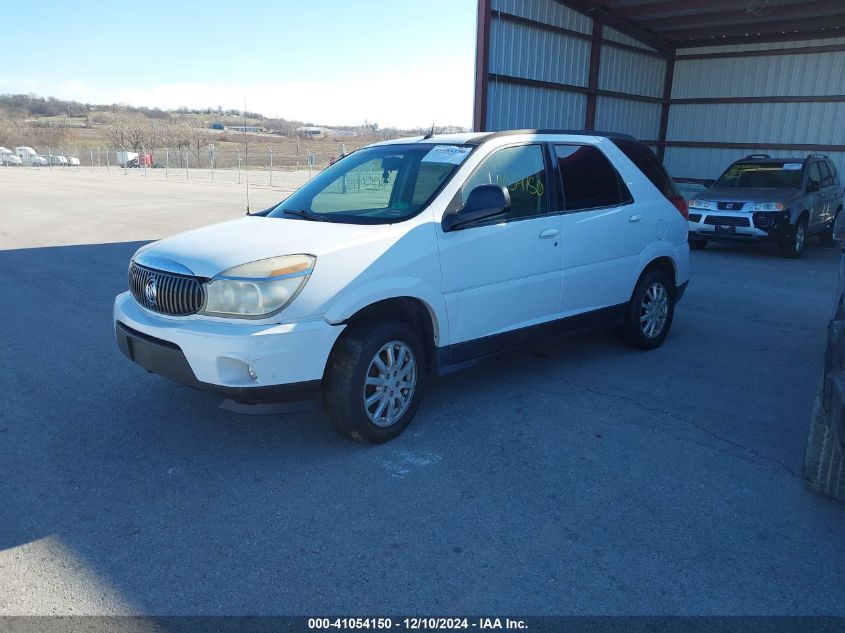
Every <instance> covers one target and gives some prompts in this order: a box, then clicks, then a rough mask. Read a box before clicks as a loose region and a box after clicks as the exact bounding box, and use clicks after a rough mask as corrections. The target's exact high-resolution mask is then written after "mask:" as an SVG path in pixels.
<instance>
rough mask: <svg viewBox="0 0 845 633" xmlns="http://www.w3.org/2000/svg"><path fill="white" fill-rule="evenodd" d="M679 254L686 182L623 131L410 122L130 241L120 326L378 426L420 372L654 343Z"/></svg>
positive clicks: (407, 417) (228, 392) (203, 377)
mask: <svg viewBox="0 0 845 633" xmlns="http://www.w3.org/2000/svg"><path fill="white" fill-rule="evenodd" d="M688 271H689V248H688V245H687V207H686V201H685V200H684V199H683V198H682V197H681V195H680V194H679V193H678V191H677V189H676V188H675V185H674V183H673V182H672V179H671V178H670V177H669V175H668V174H667V173H666V170H665V169H664V168H663V165H662V164H661V163H660V161H659V159H658V158H657V157H656V156H655V155H654V153H653V152H652V151H651V150H650V149H649V148H648V147H647V146H646V145H644V144H642V143H640V142H639V141H636V140H635V139H633V138H632V137H628V136H623V135H608V134H601V133H597V132H592V131H590V132H572V133H564V132H552V131H550V132H543V131H538V130H521V131H512V132H497V133H470V134H445V135H437V136H432V137H423V138H419V137H418V138H413V139H400V140H397V141H386V142H383V143H376V144H374V145H370V146H368V147H365V148H362V149H359V150H358V151H356V152H353V153H352V154H349V155H348V156H346V157H344V158H342V159H340V160H338V161H337V162H336V163H334V164H333V165H332V166H330V167H328V168H327V169H326V170H324V171H323V172H321V173H320V174H319V175H317V176H316V177H314V178H313V179H312V180H311V181H309V182H308V183H307V184H305V185H303V186H302V187H301V188H300V189H299V190H298V191H296V192H295V193H294V194H292V195H291V196H289V197H288V198H287V199H285V200H284V201H283V202H281V203H279V204H277V205H275V206H273V207H271V208H270V209H267V210H265V211H263V212H261V213H258V214H255V215H252V216H247V217H245V218H241V219H238V220H235V221H232V222H227V223H223V224H218V225H215V226H209V227H205V228H202V229H198V230H195V231H190V232H188V233H183V234H181V235H178V236H174V237H170V238H167V239H164V240H161V241H159V242H155V243H152V244H148V245H146V246H144V247H142V248H141V249H139V250H138V251H137V252H136V253H135V255H134V256H133V258H132V260H131V262H130V268H129V290H128V291H127V292H124V293H123V294H121V295H119V296H118V297H117V298H116V300H115V305H114V323H115V335H116V338H117V343H118V346H119V347H120V349H121V351H122V352H123V353H124V354H125V355H126V356H128V357H129V358H130V359H131V360H133V361H134V362H136V363H138V364H139V365H141V366H142V367H144V368H145V369H147V370H149V371H151V372H155V373H158V374H160V375H162V376H165V377H167V378H170V379H172V380H175V381H177V382H181V383H184V384H187V385H190V386H193V387H196V388H199V389H205V390H209V391H212V392H216V393H219V394H222V395H223V396H225V397H227V398H229V399H231V400H233V401H235V402H238V403H265V402H272V401H278V400H284V399H293V400H302V399H306V398H308V397H313V396H314V395H316V394H318V393H321V394H322V399H323V402H324V403H325V407H326V411H327V413H328V416H329V418H330V419H331V421H332V422H333V424H334V425H335V427H336V428H337V429H338V430H339V431H340V432H341V433H344V434H346V435H348V436H350V437H353V438H356V439H360V440H364V441H367V442H372V443H378V442H384V441H387V440H389V439H391V438H393V437H395V436H397V435H398V434H399V433H401V432H402V431H403V430H404V429H405V427H406V426H407V425H408V424H409V422H410V421H411V418H412V417H413V416H414V413H415V412H416V410H417V406H418V405H419V403H420V399H421V397H422V391H423V388H424V383H425V375H426V372H428V371H433V372H436V373H439V374H445V373H449V372H451V371H455V370H457V369H460V368H462V367H465V366H467V365H468V364H470V363H473V362H476V361H477V360H479V359H482V358H485V357H487V356H489V355H491V354H495V353H497V352H501V351H503V350H507V349H510V348H513V347H516V346H519V345H523V344H526V343H528V342H531V341H533V340H537V339H540V338H542V337H545V336H549V335H553V334H567V333H572V332H576V331H582V330H585V329H590V328H595V327H616V328H619V331H620V334H621V337H622V339H623V340H624V341H625V342H626V343H627V344H629V345H631V346H633V347H637V348H640V349H654V348H656V347H658V346H659V345H661V344H662V343H663V341H664V340H665V339H666V336H667V335H668V333H669V329H670V327H671V325H672V320H673V315H674V309H675V304H676V303H677V302H678V300H679V299H680V298H681V296H682V295H683V293H684V290H685V289H686V287H687V283H688V279H689V272H688ZM564 279H565V280H566V281H565V282H564ZM241 406H248V405H241Z"/></svg>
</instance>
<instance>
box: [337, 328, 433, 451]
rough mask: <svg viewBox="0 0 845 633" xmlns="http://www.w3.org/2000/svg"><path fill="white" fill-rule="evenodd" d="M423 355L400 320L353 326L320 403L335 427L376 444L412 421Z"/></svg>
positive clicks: (419, 392)
mask: <svg viewBox="0 0 845 633" xmlns="http://www.w3.org/2000/svg"><path fill="white" fill-rule="evenodd" d="M424 371H425V352H424V351H423V347H422V343H421V342H420V339H419V336H418V335H417V333H416V332H415V331H414V330H413V329H411V327H409V326H408V325H407V324H405V323H402V322H399V321H391V322H387V323H382V324H379V325H376V326H374V327H370V328H367V327H366V326H363V325H359V326H357V327H353V329H351V330H350V331H349V332H348V333H346V334H344V336H343V337H342V338H341V339H340V340H339V341H338V343H337V345H336V346H335V349H334V350H333V351H332V354H331V357H330V358H329V362H328V365H327V367H326V377H325V380H324V389H323V401H324V405H325V408H326V413H327V414H328V417H329V419H330V420H331V422H332V424H333V425H334V427H335V428H336V429H337V430H338V431H339V432H341V433H343V434H344V435H347V436H349V437H351V438H353V439H356V440H360V441H364V442H368V443H370V444H380V443H382V442H386V441H388V440H391V439H393V438H394V437H396V436H397V435H399V434H400V433H401V432H402V431H404V430H405V428H406V427H407V426H408V424H409V423H410V422H411V419H412V418H413V417H414V414H415V413H416V411H417V407H418V406H419V403H420V400H421V397H422V388H423V377H424Z"/></svg>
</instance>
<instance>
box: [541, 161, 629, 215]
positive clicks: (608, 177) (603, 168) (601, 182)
mask: <svg viewBox="0 0 845 633" xmlns="http://www.w3.org/2000/svg"><path fill="white" fill-rule="evenodd" d="M555 155H556V156H557V164H558V167H559V169H560V176H561V179H562V183H563V196H564V201H565V202H566V210H567V211H580V210H583V209H597V208H601V207H614V206H619V205H621V204H628V203H630V202H633V198H632V197H631V192H630V191H628V187H627V186H625V183H624V182H622V178H621V177H620V176H619V172H617V171H616V168H615V167H614V166H613V165H612V164H611V163H610V161H609V160H608V159H607V157H606V156H605V155H604V154H602V153H601V151H600V150H599V149H598V148H595V147H592V146H590V145H555Z"/></svg>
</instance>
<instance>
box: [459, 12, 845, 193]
mask: <svg viewBox="0 0 845 633" xmlns="http://www.w3.org/2000/svg"><path fill="white" fill-rule="evenodd" d="M478 12H479V13H478V31H477V51H476V82H475V111H474V127H475V129H477V130H499V129H508V128H585V129H602V130H612V131H618V132H626V133H629V134H633V135H634V136H636V137H638V138H640V139H643V140H645V141H647V142H648V143H649V144H650V145H652V146H653V147H654V148H655V150H656V151H657V152H658V154H659V155H661V156H662V157H663V159H664V161H665V163H666V165H667V167H668V168H669V170H670V172H671V173H672V174H673V175H674V176H676V177H682V178H712V177H715V176H717V175H718V174H719V173H720V172H721V171H722V170H723V169H724V168H725V167H726V166H727V165H728V164H730V163H731V162H732V161H733V160H735V159H736V158H739V157H741V156H744V155H746V154H749V153H755V152H765V153H768V154H771V155H773V156H781V155H783V156H793V155H805V154H807V153H821V154H827V155H828V156H830V157H831V158H832V159H833V160H834V162H836V163H837V165H838V166H839V170H840V172H843V173H845V0H604V1H599V0H479V3H478Z"/></svg>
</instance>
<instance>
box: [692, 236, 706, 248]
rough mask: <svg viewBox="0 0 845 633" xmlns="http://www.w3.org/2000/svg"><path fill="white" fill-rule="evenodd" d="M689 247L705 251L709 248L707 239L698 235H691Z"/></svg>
mask: <svg viewBox="0 0 845 633" xmlns="http://www.w3.org/2000/svg"><path fill="white" fill-rule="evenodd" d="M689 247H690V248H691V249H692V250H694V251H703V250H704V249H705V248H707V240H704V239H701V238H698V237H691V238H689Z"/></svg>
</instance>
